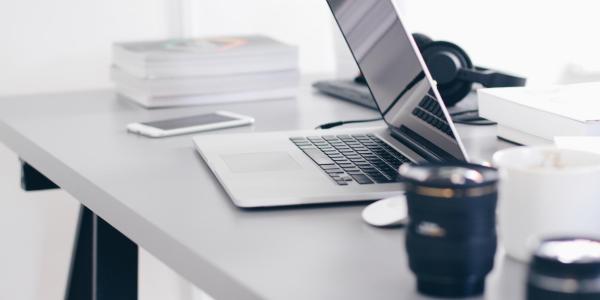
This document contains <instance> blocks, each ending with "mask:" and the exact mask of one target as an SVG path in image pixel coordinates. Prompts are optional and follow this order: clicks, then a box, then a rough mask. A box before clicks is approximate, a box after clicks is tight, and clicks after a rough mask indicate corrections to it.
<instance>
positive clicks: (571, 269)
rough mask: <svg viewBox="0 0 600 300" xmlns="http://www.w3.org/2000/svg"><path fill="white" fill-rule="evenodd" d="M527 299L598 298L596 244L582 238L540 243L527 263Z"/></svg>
mask: <svg viewBox="0 0 600 300" xmlns="http://www.w3.org/2000/svg"><path fill="white" fill-rule="evenodd" d="M527 299H528V300H592V299H600V241H598V240H595V239H586V238H556V239H548V240H545V241H543V242H542V243H541V244H540V246H539V247H538V248H537V249H536V251H535V252H534V255H533V259H532V261H531V264H530V268H529V276H528V279H527Z"/></svg>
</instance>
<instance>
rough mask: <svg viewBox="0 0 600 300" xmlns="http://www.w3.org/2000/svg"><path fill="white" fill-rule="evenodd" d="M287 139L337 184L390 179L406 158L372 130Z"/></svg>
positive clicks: (365, 182)
mask: <svg viewBox="0 0 600 300" xmlns="http://www.w3.org/2000/svg"><path fill="white" fill-rule="evenodd" d="M290 140H291V141H292V142H293V143H294V144H295V145H296V146H297V147H298V148H300V150H302V151H303V152H304V153H305V154H306V155H307V156H308V157H310V158H311V159H312V160H313V161H314V162H315V163H316V164H317V165H319V167H321V169H322V170H323V172H325V173H327V175H329V177H331V179H333V180H334V181H335V182H336V183H337V184H338V185H348V184H350V183H351V182H356V183H358V184H376V183H391V182H397V181H398V178H397V177H398V168H399V167H400V165H402V164H403V163H406V162H410V160H409V159H408V158H407V157H406V156H404V155H402V154H400V153H399V152H398V151H396V150H395V149H394V148H392V147H390V146H389V145H388V144H386V143H385V142H383V141H382V140H380V139H379V138H377V137H376V136H375V135H373V134H355V135H337V136H334V135H326V136H312V137H293V138H290Z"/></svg>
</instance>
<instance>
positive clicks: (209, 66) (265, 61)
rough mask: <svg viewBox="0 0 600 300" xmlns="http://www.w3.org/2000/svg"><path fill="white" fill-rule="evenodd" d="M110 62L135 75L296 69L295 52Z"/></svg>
mask: <svg viewBox="0 0 600 300" xmlns="http://www.w3.org/2000/svg"><path fill="white" fill-rule="evenodd" d="M113 63H114V64H115V65H116V66H118V67H119V68H120V69H122V70H124V71H126V72H127V73H129V74H131V75H133V76H136V77H139V78H169V77H194V76H215V75H216V76H219V75H231V74H246V73H260V72H274V71H282V70H297V69H298V52H297V51H290V52H289V53H274V54H271V55H262V56H244V57H239V58H236V59H231V58H227V57H217V58H214V59H211V60H198V61H195V60H189V61H187V60H177V61H173V62H162V61H150V62H146V63H140V62H136V61H130V60H127V59H123V58H122V57H115V58H114V60H113Z"/></svg>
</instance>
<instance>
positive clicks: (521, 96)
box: [478, 83, 600, 145]
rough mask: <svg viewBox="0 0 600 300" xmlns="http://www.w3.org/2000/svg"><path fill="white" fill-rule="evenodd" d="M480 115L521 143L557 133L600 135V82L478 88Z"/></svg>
mask: <svg viewBox="0 0 600 300" xmlns="http://www.w3.org/2000/svg"><path fill="white" fill-rule="evenodd" d="M478 97H479V114H480V116H482V117H484V118H486V119H489V120H492V121H494V122H497V123H498V136H499V137H500V138H504V139H506V140H509V141H513V142H516V143H519V144H523V145H535V144H550V143H552V141H553V138H554V137H556V136H600V101H599V100H598V98H600V83H580V84H571V85H555V86H549V87H538V88H535V87H513V88H491V89H480V90H479V91H478Z"/></svg>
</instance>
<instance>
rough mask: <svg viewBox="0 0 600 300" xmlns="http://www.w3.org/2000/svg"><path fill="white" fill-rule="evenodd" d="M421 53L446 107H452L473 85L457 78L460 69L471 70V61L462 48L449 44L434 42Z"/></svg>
mask: <svg viewBox="0 0 600 300" xmlns="http://www.w3.org/2000/svg"><path fill="white" fill-rule="evenodd" d="M421 53H422V55H423V59H424V60H425V63H426V64H427V67H428V69H429V71H430V72H431V76H432V77H433V79H434V80H435V81H436V82H437V88H438V91H439V92H440V94H441V96H442V99H443V100H444V103H446V105H447V106H449V107H451V106H454V105H455V104H456V103H458V102H460V100H462V99H463V98H464V97H466V96H467V95H468V94H469V93H470V92H471V89H472V86H473V83H472V82H470V81H465V80H461V79H458V78H457V77H458V72H459V71H460V69H472V68H473V63H472V62H471V59H470V58H469V56H468V55H467V53H466V52H465V51H464V50H463V49H462V48H460V47H459V46H457V45H456V44H453V43H450V42H445V41H435V42H431V43H429V44H428V45H427V46H426V47H425V48H424V49H423V50H421Z"/></svg>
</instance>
